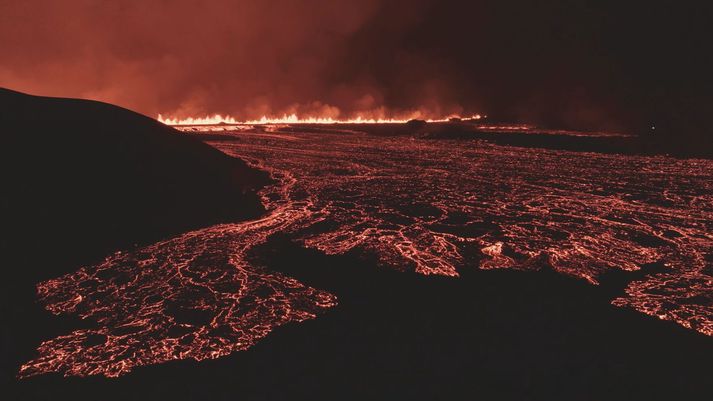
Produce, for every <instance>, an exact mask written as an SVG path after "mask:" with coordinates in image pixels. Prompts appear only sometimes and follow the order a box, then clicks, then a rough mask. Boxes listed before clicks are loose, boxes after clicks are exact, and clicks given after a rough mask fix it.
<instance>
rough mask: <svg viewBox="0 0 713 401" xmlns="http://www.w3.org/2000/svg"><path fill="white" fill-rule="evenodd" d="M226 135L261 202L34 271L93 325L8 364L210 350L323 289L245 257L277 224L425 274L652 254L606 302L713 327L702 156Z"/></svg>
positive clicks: (710, 166)
mask: <svg viewBox="0 0 713 401" xmlns="http://www.w3.org/2000/svg"><path fill="white" fill-rule="evenodd" d="M225 135H234V136H235V138H236V140H234V141H231V140H221V141H218V142H213V143H211V144H212V145H213V146H215V147H217V148H218V149H220V150H222V151H223V152H225V153H227V154H229V155H232V156H236V157H240V158H243V159H245V160H247V161H248V162H250V163H251V164H253V165H254V166H256V167H259V168H263V169H266V170H268V171H270V172H271V174H272V176H273V177H274V178H275V179H276V184H274V185H271V186H269V187H267V188H265V189H264V190H263V191H262V192H261V193H260V194H261V196H262V198H263V202H264V203H265V205H266V207H267V209H268V211H269V213H268V215H267V216H265V217H263V218H261V219H258V220H255V221H251V222H244V223H238V224H225V225H219V226H214V227H210V228H206V229H203V230H198V231H194V232H190V233H187V234H184V235H182V236H179V237H176V238H174V239H171V240H168V241H164V242H160V243H157V244H154V245H151V246H149V247H146V248H143V249H140V250H138V251H136V252H133V253H126V254H123V253H122V254H117V255H114V256H111V257H109V258H108V259H107V260H106V261H105V262H103V263H102V264H100V265H97V266H90V267H84V268H82V269H80V270H79V271H77V272H76V273H73V274H70V275H67V276H64V277H60V278H58V279H55V280H50V281H47V282H44V283H41V284H40V285H39V286H38V291H39V295H40V299H41V301H42V302H43V303H44V304H45V306H46V308H47V309H48V310H50V311H51V312H53V313H56V314H59V313H73V314H78V315H79V316H81V317H85V318H90V319H92V320H94V321H96V326H97V327H96V328H94V329H88V330H78V331H75V332H72V333H70V334H68V335H65V336H60V337H57V338H54V339H51V340H48V341H46V342H44V343H42V344H41V345H40V347H39V349H38V351H39V356H38V357H37V358H36V359H34V360H32V361H29V362H28V363H26V364H25V365H23V366H22V368H21V371H20V377H28V376H32V375H36V374H41V373H47V372H60V373H63V374H65V375H78V376H86V375H93V374H102V375H105V376H118V375H121V374H124V373H127V372H129V371H130V370H131V369H132V368H134V367H136V366H141V365H147V364H156V363H161V362H165V361H168V360H174V359H186V358H193V359H196V360H201V359H206V358H216V357H219V356H223V355H227V354H229V353H231V352H234V351H238V350H243V349H245V348H248V347H250V346H251V345H252V344H254V343H255V342H256V341H257V340H259V339H260V338H262V337H264V336H265V335H267V334H268V333H269V332H270V331H271V330H272V329H273V328H275V327H276V326H279V325H281V324H285V323H287V322H291V321H301V320H305V319H309V318H312V317H314V316H316V315H317V314H319V313H320V312H322V311H323V310H325V309H326V308H329V307H331V306H333V305H335V303H336V300H335V297H334V296H332V295H330V294H328V293H325V292H323V291H319V290H316V289H312V288H309V287H306V286H304V285H302V284H300V283H299V282H297V281H295V280H294V279H291V278H288V277H285V276H284V275H281V274H277V273H272V272H269V271H266V270H263V269H261V268H259V267H256V266H251V265H250V264H249V263H248V262H246V257H245V255H246V253H247V252H248V251H249V250H250V249H252V248H253V247H255V246H256V245H258V244H261V243H264V242H265V241H266V240H267V238H268V237H269V236H270V235H272V234H273V233H277V232H283V233H287V234H290V235H291V236H292V237H293V238H295V240H296V241H298V242H300V243H302V244H303V245H304V246H306V247H311V248H315V249H319V250H320V251H322V252H324V253H326V254H344V253H346V252H348V251H350V250H353V249H360V250H364V251H367V252H371V253H373V254H374V255H376V256H377V257H378V258H379V260H380V262H381V263H383V264H384V265H387V266H391V267H393V268H395V269H398V270H413V271H416V272H418V273H421V274H425V275H443V276H458V271H459V270H460V269H464V268H481V269H495V268H511V269H521V270H537V269H541V268H543V267H549V268H551V269H554V270H555V271H558V272H560V273H563V274H567V275H571V276H574V277H578V278H581V279H584V280H587V281H588V282H590V283H592V284H597V283H598V282H599V279H600V276H601V275H602V273H604V272H607V271H610V270H624V271H634V270H639V269H641V268H642V267H643V266H645V265H648V264H653V263H657V264H663V265H665V266H666V271H665V272H657V273H652V274H649V275H647V276H645V277H644V278H642V279H640V280H637V281H633V282H631V283H630V284H629V285H628V287H627V288H626V290H625V294H624V295H622V296H621V297H619V298H616V299H614V300H613V301H612V303H613V304H614V305H617V306H621V307H629V308H632V309H635V310H637V311H640V312H642V313H645V314H648V315H651V316H655V317H657V318H659V319H665V320H671V321H674V322H676V323H678V324H680V325H682V326H683V327H686V328H689V329H692V330H696V331H698V332H700V333H703V334H706V335H709V336H711V335H713V266H712V261H713V257H712V256H711V255H713V235H712V234H711V233H713V161H710V160H678V159H673V158H669V157H663V156H656V157H644V156H622V155H613V154H596V153H589V154H586V157H583V155H582V153H575V152H567V151H557V150H543V149H530V148H514V147H508V146H499V145H494V144H490V143H487V142H484V141H478V140H469V141H446V140H422V139H415V138H413V139H411V138H409V139H404V138H401V137H379V136H369V135H358V134H353V133H352V134H349V133H345V132H343V131H339V132H335V133H332V132H330V131H320V132H319V133H315V132H310V133H309V134H300V133H298V132H294V130H290V132H289V133H282V132H280V130H279V129H277V130H273V131H272V132H270V133H269V135H266V134H265V133H264V132H250V131H246V130H235V131H226V133H225ZM306 268H309V267H308V266H306Z"/></svg>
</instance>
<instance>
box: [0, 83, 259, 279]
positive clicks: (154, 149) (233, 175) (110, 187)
mask: <svg viewBox="0 0 713 401" xmlns="http://www.w3.org/2000/svg"><path fill="white" fill-rule="evenodd" d="M0 129H1V130H2V164H3V165H2V176H3V178H2V183H3V184H2V186H3V191H2V192H3V196H2V204H1V208H2V221H3V224H2V225H3V231H5V232H4V233H3V235H2V244H1V247H2V253H3V259H5V261H6V262H7V263H8V264H6V265H5V268H7V267H8V266H10V265H11V266H12V268H13V270H14V272H13V275H11V276H9V277H6V280H5V281H7V282H17V280H13V279H20V278H22V279H24V280H20V281H22V282H27V281H28V280H29V281H33V282H34V281H39V280H42V279H46V278H50V277H53V276H57V275H60V274H62V273H67V272H71V271H74V270H75V269H76V268H77V267H78V265H79V264H84V263H90V262H93V261H96V260H98V259H100V258H102V257H104V256H106V255H107V254H109V253H111V252H112V251H115V250H118V249H123V248H127V247H131V246H133V245H135V244H146V243H150V242H153V241H156V240H159V239H162V238H165V237H168V236H171V235H173V234H177V233H180V232H182V231H186V230H189V229H194V228H198V227H203V226H208V225H211V224H214V223H219V222H229V221H236V220H242V219H246V218H251V217H255V216H257V215H259V214H261V213H262V212H263V211H264V210H263V208H262V205H261V203H260V201H259V198H258V197H257V195H256V194H255V192H256V190H257V189H259V188H260V187H261V186H263V185H265V184H267V183H269V182H270V180H269V177H268V175H267V174H266V173H265V172H262V171H258V170H255V169H252V168H250V167H248V166H247V165H246V164H245V163H244V162H243V161H242V160H238V159H235V158H232V157H229V156H227V155H225V154H223V153H222V152H220V151H218V150H216V149H214V148H212V147H210V146H208V145H206V144H204V143H201V142H199V141H197V140H195V139H192V138H189V137H187V136H185V135H183V134H182V133H180V132H179V131H177V130H174V129H172V128H170V127H168V126H165V125H163V124H161V123H159V122H157V121H155V120H153V119H151V118H148V117H146V116H143V115H140V114H137V113H134V112H131V111H129V110H126V109H123V108H120V107H117V106H113V105H110V104H106V103H101V102H95V101H88V100H79V99H60V98H47V97H37V96H30V95H25V94H21V93H17V92H13V91H10V90H6V89H0ZM20 275H21V276H22V277H20Z"/></svg>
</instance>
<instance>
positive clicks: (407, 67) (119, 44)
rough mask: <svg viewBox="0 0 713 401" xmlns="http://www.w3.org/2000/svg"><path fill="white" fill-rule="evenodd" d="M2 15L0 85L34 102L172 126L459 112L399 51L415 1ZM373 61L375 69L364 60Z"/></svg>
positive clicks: (145, 6) (422, 62) (299, 0)
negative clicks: (113, 108) (205, 120)
mask: <svg viewBox="0 0 713 401" xmlns="http://www.w3.org/2000/svg"><path fill="white" fill-rule="evenodd" d="M0 7H1V8H0V15H1V16H0V37H2V38H3V43H2V47H3V52H4V57H3V59H2V61H0V84H1V85H3V86H7V87H10V88H15V89H19V90H24V91H28V92H32V93H37V94H47V95H58V96H72V97H74V96H77V97H85V98H92V99H100V100H104V101H108V102H112V103H117V104H120V105H123V106H126V107H129V108H132V109H135V110H138V111H140V112H143V113H145V114H148V115H156V114H157V113H163V114H165V115H166V114H168V115H174V116H178V117H180V116H188V115H203V114H207V113H227V114H232V115H235V116H237V117H246V118H255V117H260V116H263V115H279V114H283V113H287V114H291V113H297V114H298V115H319V116H325V117H339V116H346V115H350V114H355V113H369V114H372V115H373V114H376V115H377V116H379V114H381V116H386V115H387V114H392V113H398V114H401V113H413V112H415V111H418V110H421V111H423V112H426V113H432V114H441V113H449V112H459V111H460V108H459V106H458V104H457V102H455V101H454V100H453V99H450V98H449V96H448V95H449V93H448V86H449V85H450V84H452V83H450V82H448V81H447V80H446V79H444V78H443V77H444V76H447V74H446V73H447V71H446V70H443V69H441V67H442V66H441V65H439V64H438V63H436V62H433V61H431V60H428V59H424V58H420V57H419V55H418V54H415V53H412V52H409V51H407V50H400V49H399V48H398V47H399V46H400V45H401V40H402V38H400V37H399V35H400V33H402V32H407V31H408V29H409V28H410V27H412V26H413V25H415V24H418V23H419V22H420V21H421V20H422V19H423V18H424V12H425V10H426V7H425V3H424V2H420V4H419V1H414V2H410V4H408V5H407V7H406V8H404V9H401V8H398V7H390V6H387V5H384V4H382V3H381V2H379V1H375V0H362V1H341V0H338V1H335V0H307V1H305V0H278V1H273V0H271V1H262V0H249V1H228V0H218V1H210V2H204V1H199V0H171V1H132V2H127V1H115V2H105V1H100V0H94V1H92V0H70V1H62V2H58V1H39V2H37V1H35V2H33V1H28V2H26V1H10V2H9V3H8V2H3V4H2V6H0ZM382 13H390V15H389V18H387V19H389V20H392V21H393V22H391V23H390V26H370V24H374V22H376V21H379V20H380V14H382ZM374 30H378V31H379V32H373V31H374ZM377 53H378V56H379V57H383V59H382V60H378V61H377V60H373V59H371V58H372V57H374V55H375V54H377ZM384 67H386V68H387V69H388V71H379V69H381V68H384ZM397 71H398V72H400V73H399V74H396V73H395V72H397ZM385 79H389V80H391V79H393V81H392V82H389V83H385V82H384V80H385Z"/></svg>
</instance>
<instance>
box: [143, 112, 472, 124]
mask: <svg viewBox="0 0 713 401" xmlns="http://www.w3.org/2000/svg"><path fill="white" fill-rule="evenodd" d="M419 116H420V114H418V113H416V114H413V115H412V116H411V117H409V118H381V117H362V116H357V117H354V118H345V119H341V118H333V117H299V116H297V115H296V114H290V115H287V114H285V115H283V116H282V117H267V116H262V117H261V118H259V119H257V120H239V119H236V118H234V117H231V116H228V115H225V116H223V115H220V114H215V115H213V116H205V117H187V118H171V117H164V116H163V115H161V114H159V115H158V117H157V119H158V121H160V122H162V123H164V124H166V125H218V124H227V125H263V124H403V123H406V122H408V121H409V120H413V119H416V118H419ZM452 118H459V119H463V120H480V119H481V118H483V116H481V115H480V114H474V115H472V116H470V117H460V116H457V115H451V116H447V117H441V118H435V119H426V120H425V121H426V122H446V121H449V120H450V119H452Z"/></svg>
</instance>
